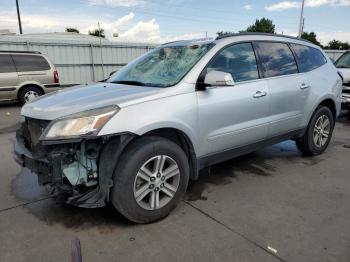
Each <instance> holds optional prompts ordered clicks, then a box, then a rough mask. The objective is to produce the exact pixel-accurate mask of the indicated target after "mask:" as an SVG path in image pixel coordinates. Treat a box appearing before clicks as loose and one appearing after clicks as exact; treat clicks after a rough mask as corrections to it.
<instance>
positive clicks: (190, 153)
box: [144, 128, 198, 180]
mask: <svg viewBox="0 0 350 262" xmlns="http://www.w3.org/2000/svg"><path fill="white" fill-rule="evenodd" d="M144 136H159V137H163V138H165V139H168V140H170V141H172V142H174V143H175V144H177V145H178V146H180V147H181V148H182V150H183V151H184V152H185V154H186V155H187V158H188V161H189V164H190V178H191V179H192V180H196V179H197V178H198V165H197V157H196V153H195V151H194V148H193V144H192V142H191V140H190V138H189V137H188V136H187V135H186V134H185V133H184V132H182V131H181V130H178V129H175V128H160V129H155V130H152V131H150V132H148V133H146V134H144Z"/></svg>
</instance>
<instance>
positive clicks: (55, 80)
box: [53, 68, 59, 83]
mask: <svg viewBox="0 0 350 262" xmlns="http://www.w3.org/2000/svg"><path fill="white" fill-rule="evenodd" d="M53 81H54V83H59V79H58V71H57V69H56V68H55V70H54V71H53Z"/></svg>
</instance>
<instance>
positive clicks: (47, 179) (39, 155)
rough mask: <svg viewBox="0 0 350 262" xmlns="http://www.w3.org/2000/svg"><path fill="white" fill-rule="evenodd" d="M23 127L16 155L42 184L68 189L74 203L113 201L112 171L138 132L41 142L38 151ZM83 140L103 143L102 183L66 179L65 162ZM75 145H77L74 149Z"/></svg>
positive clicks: (87, 204) (66, 192) (99, 204)
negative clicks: (80, 183) (75, 182)
mask: <svg viewBox="0 0 350 262" xmlns="http://www.w3.org/2000/svg"><path fill="white" fill-rule="evenodd" d="M22 129H23V127H22ZM22 129H20V130H18V131H17V133H16V142H15V147H14V159H15V161H16V162H17V163H18V164H20V165H21V166H22V167H26V168H28V169H29V170H31V171H32V172H34V173H36V174H37V176H38V182H39V184H41V185H46V184H50V185H51V187H53V188H55V189H57V191H58V192H60V193H64V195H66V203H68V204H71V205H75V206H79V207H85V208H97V207H103V206H105V205H106V201H107V202H108V201H109V192H110V188H111V187H112V186H113V179H112V175H113V173H114V170H115V167H116V163H117V160H118V158H119V156H120V155H121V153H122V151H123V149H124V148H125V147H126V145H127V144H128V143H129V142H130V141H131V140H132V139H133V137H134V135H132V134H120V135H115V136H108V137H100V138H94V139H95V140H94V139H92V140H81V141H76V140H75V141H74V140H67V141H64V143H63V142H60V143H59V144H49V145H47V144H44V145H43V144H42V143H41V142H39V148H40V150H39V151H40V152H37V150H34V152H32V151H31V150H30V149H28V148H27V144H28V142H27V140H26V139H25V135H26V133H25V132H23V130H22ZM96 139H97V140H96ZM81 143H97V144H99V145H100V148H99V149H98V155H99V156H98V183H97V184H96V185H95V186H91V187H84V186H72V185H69V184H67V183H64V176H63V173H62V166H61V164H62V162H64V161H65V160H66V159H67V157H69V156H70V154H72V153H73V154H74V150H79V149H78V148H79V147H80V146H81ZM73 148H76V149H74V150H73ZM36 149H37V147H36ZM57 191H56V192H57Z"/></svg>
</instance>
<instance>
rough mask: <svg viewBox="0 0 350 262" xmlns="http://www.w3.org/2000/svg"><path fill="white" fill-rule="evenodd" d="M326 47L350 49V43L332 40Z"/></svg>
mask: <svg viewBox="0 0 350 262" xmlns="http://www.w3.org/2000/svg"><path fill="white" fill-rule="evenodd" d="M325 49H333V50H348V49H350V44H349V43H348V42H342V41H339V40H332V41H330V42H329V43H328V44H327V45H326V46H325Z"/></svg>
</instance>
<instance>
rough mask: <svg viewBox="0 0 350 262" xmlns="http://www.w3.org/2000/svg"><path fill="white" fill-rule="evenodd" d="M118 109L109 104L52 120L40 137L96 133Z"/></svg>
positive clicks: (47, 138)
mask: <svg viewBox="0 0 350 262" xmlns="http://www.w3.org/2000/svg"><path fill="white" fill-rule="evenodd" d="M118 111H119V108H118V107H117V106H109V107H104V108H99V109H94V110H89V111H85V112H82V113H78V114H74V115H70V116H68V117H64V118H60V119H57V120H54V121H53V122H52V123H51V124H50V125H49V126H48V127H47V128H46V129H45V131H44V133H43V134H42V136H41V139H42V140H49V139H65V138H70V137H78V136H81V135H92V134H97V133H98V132H99V131H100V130H101V128H102V127H103V126H104V125H105V124H106V123H107V121H108V120H109V119H111V117H112V116H113V115H115V114H116V113H117V112H118Z"/></svg>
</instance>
